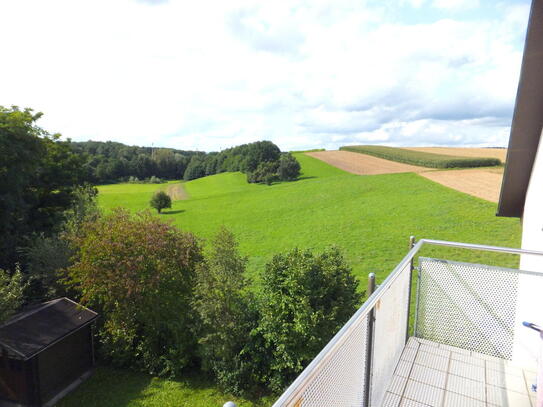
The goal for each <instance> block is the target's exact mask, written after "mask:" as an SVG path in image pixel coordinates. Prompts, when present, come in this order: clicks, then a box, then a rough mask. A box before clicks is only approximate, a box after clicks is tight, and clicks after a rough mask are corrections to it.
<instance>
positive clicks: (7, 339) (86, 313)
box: [0, 297, 98, 360]
mask: <svg viewBox="0 0 543 407" xmlns="http://www.w3.org/2000/svg"><path fill="white" fill-rule="evenodd" d="M97 317H98V314H97V313H96V312H94V311H92V310H90V309H88V308H85V307H83V306H82V305H79V304H77V303H76V302H74V301H72V300H70V299H68V298H66V297H63V298H58V299H56V300H52V301H48V302H45V303H43V304H41V305H39V306H37V307H33V308H31V309H27V310H25V311H23V312H20V313H18V314H16V315H14V316H13V317H12V318H11V319H9V320H8V321H7V322H6V323H5V324H3V325H1V326H0V348H3V349H5V351H7V353H8V354H9V355H10V356H12V357H15V358H18V359H24V360H27V359H30V358H32V357H33V356H35V355H37V354H38V353H40V352H42V351H43V350H45V349H46V348H47V347H49V346H51V345H53V344H54V343H56V342H58V341H59V340H61V339H62V338H64V337H66V336H67V335H69V334H70V333H72V332H74V331H77V330H78V329H80V328H82V327H84V326H85V325H88V324H89V323H91V322H92V321H94V320H95V319H96V318H97Z"/></svg>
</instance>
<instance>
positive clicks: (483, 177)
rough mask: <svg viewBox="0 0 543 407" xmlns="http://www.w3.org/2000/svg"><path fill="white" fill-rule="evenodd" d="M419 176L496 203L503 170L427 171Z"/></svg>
mask: <svg viewBox="0 0 543 407" xmlns="http://www.w3.org/2000/svg"><path fill="white" fill-rule="evenodd" d="M420 175H422V176H423V177H425V178H428V179H430V180H432V181H435V182H438V183H440V184H442V185H445V186H446V187H449V188H453V189H456V190H457V191H460V192H465V193H466V194H470V195H473V196H476V197H477V198H482V199H485V200H487V201H491V202H498V199H499V197H500V188H501V184H502V178H503V169H502V168H482V169H481V168H473V169H467V170H452V171H427V172H424V173H421V174H420Z"/></svg>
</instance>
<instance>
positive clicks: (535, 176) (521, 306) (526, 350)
mask: <svg viewBox="0 0 543 407" xmlns="http://www.w3.org/2000/svg"><path fill="white" fill-rule="evenodd" d="M522 248H523V249H528V250H537V251H543V146H542V143H541V139H540V144H539V148H538V152H537V156H536V159H535V162H534V166H533V170H532V174H531V177H530V183H529V186H528V191H527V194H526V201H525V206H524V215H523V218H522ZM520 269H521V270H527V271H536V272H538V271H539V272H543V256H534V255H522V256H521V259H520ZM518 290H519V291H518V303H517V315H516V326H515V340H514V344H513V360H514V361H516V362H519V363H522V364H526V363H533V361H534V360H535V359H536V358H537V357H538V356H539V347H540V344H541V339H539V336H538V335H537V333H536V332H535V331H533V330H531V329H528V328H524V327H522V322H523V321H529V322H534V323H536V324H538V325H540V326H543V278H541V277H537V276H534V275H521V276H520V277H519V287H518Z"/></svg>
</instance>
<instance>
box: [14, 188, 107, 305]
mask: <svg viewBox="0 0 543 407" xmlns="http://www.w3.org/2000/svg"><path fill="white" fill-rule="evenodd" d="M97 194H98V191H97V189H96V188H94V187H93V186H90V185H83V186H79V187H76V188H75V189H74V192H73V197H72V204H71V206H70V207H69V208H68V209H67V210H65V211H64V213H63V217H64V221H63V222H62V224H61V226H60V231H59V233H57V234H55V235H52V236H46V235H44V234H43V233H42V234H39V235H37V236H35V237H34V238H33V239H32V240H31V243H30V244H29V246H28V248H27V249H26V250H25V261H26V267H25V268H24V279H25V281H26V283H27V284H26V288H25V301H26V302H41V301H44V300H50V299H53V298H56V297H59V296H63V295H67V296H71V293H68V292H66V289H65V287H64V286H63V285H62V283H61V282H59V275H58V272H59V271H60V270H62V269H65V268H67V267H69V266H70V264H71V262H70V258H71V257H72V255H73V253H72V250H70V248H69V245H68V242H67V240H66V237H67V236H69V235H77V234H78V233H80V230H81V226H82V225H83V223H85V222H87V221H90V220H94V219H96V218H97V217H98V216H99V215H100V210H99V209H98V205H97V203H96V196H97Z"/></svg>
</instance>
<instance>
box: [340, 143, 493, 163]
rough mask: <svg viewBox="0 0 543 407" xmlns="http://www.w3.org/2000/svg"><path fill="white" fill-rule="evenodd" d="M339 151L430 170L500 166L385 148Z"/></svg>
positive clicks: (475, 159)
mask: <svg viewBox="0 0 543 407" xmlns="http://www.w3.org/2000/svg"><path fill="white" fill-rule="evenodd" d="M340 150H343V151H351V152H354V153H362V154H368V155H372V156H374V157H378V158H384V159H385V160H391V161H397V162H400V163H404V164H411V165H420V166H422V167H430V168H472V167H493V166H497V165H501V161H500V160H499V159H498V158H489V157H459V156H452V155H444V154H433V153H427V152H424V151H414V150H407V149H404V148H395V147H386V146H343V147H340Z"/></svg>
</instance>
